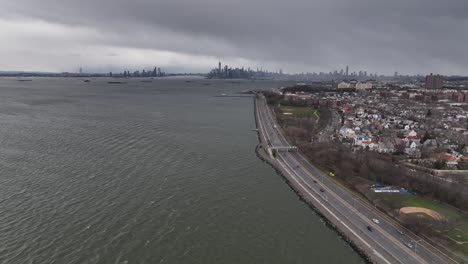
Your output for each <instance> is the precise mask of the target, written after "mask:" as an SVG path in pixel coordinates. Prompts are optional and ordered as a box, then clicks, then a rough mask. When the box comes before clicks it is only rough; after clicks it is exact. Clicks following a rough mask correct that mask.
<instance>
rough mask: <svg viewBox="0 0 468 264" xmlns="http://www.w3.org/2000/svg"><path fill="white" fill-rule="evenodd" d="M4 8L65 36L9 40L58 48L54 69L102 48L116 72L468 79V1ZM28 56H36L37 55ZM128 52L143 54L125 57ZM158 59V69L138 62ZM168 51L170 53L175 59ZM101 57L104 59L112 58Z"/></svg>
mask: <svg viewBox="0 0 468 264" xmlns="http://www.w3.org/2000/svg"><path fill="white" fill-rule="evenodd" d="M0 4H1V5H2V9H1V10H0V18H3V19H4V21H13V22H14V23H20V22H21V21H33V22H34V21H42V22H43V23H46V24H51V25H55V26H57V27H58V28H61V29H62V30H58V31H57V32H55V33H56V34H55V35H54V34H50V35H47V32H46V34H45V35H43V36H41V34H40V33H41V32H42V31H43V30H44V29H43V28H41V23H39V24H38V26H37V28H35V30H37V32H38V33H39V34H35V36H34V37H28V36H27V35H26V36H24V35H25V34H26V33H27V34H31V32H24V34H22V32H21V30H19V31H17V32H13V33H12V32H10V35H9V37H10V38H11V39H12V40H13V41H14V40H15V39H17V41H18V42H20V40H24V39H25V38H26V39H29V40H30V41H34V40H36V41H35V43H36V44H37V45H36V46H37V52H38V54H40V53H44V48H46V47H47V46H50V45H52V46H54V45H53V44H54V43H55V44H56V45H55V49H54V50H50V51H48V52H47V54H49V55H50V56H52V57H53V59H51V60H49V62H47V61H44V62H43V63H44V67H50V68H60V69H64V68H67V67H72V66H73V65H76V64H77V63H93V61H92V60H90V59H86V50H87V49H93V47H94V48H96V50H99V51H104V50H106V49H107V48H108V49H112V50H113V52H112V54H113V56H112V57H114V59H112V60H109V62H108V63H107V66H109V67H116V65H113V64H119V63H125V61H128V63H129V64H130V65H134V66H138V65H145V64H148V65H149V64H151V61H150V59H151V60H157V59H158V58H159V57H158V56H163V57H164V56H165V57H164V59H163V61H164V63H166V64H168V65H169V64H170V63H171V62H172V63H174V64H175V65H176V66H177V65H179V67H183V66H184V65H183V59H184V58H191V59H193V60H198V61H199V63H194V62H193V61H191V62H190V65H189V66H185V68H184V69H185V70H191V69H194V70H208V69H207V68H208V65H210V64H211V63H215V62H216V60H217V59H222V60H224V61H228V62H231V63H252V64H253V65H254V66H259V65H265V66H266V67H267V66H268V67H270V69H278V68H280V67H282V68H283V69H286V70H290V71H296V72H297V71H319V70H323V71H328V70H332V69H337V68H342V67H344V65H346V64H349V65H350V66H351V67H352V68H354V69H356V68H359V69H363V70H368V71H370V72H384V73H391V72H393V71H399V72H408V73H427V72H440V73H444V74H467V72H466V69H468V53H467V52H466V51H465V47H466V46H467V44H468V15H467V14H466V12H465V11H466V10H468V2H467V1H465V0H447V1H436V0H409V1H408V0H392V1H383V0H353V1H349V0H308V1H307V0H293V1H272V0H250V1H221V0H197V1H194V0H177V1H150V0H146V1H145V0H139V1H124V0H99V1H91V0H81V1H77V0H71V1H63V0H62V1H60V0H42V1H35V0H15V1H7V0H0ZM67 32H68V33H70V34H67ZM76 32H78V33H76ZM67 41H70V42H72V43H71V44H70V46H72V47H73V49H75V51H74V52H73V53H75V54H76V52H79V53H80V54H82V56H81V57H84V58H83V60H82V61H78V62H77V61H74V60H73V58H72V57H71V56H68V55H67V54H69V53H70V52H71V51H70V50H67V48H61V47H62V45H66V44H64V43H67ZM4 45H5V44H4ZM4 48H5V47H4ZM7 48H8V47H7ZM24 49H27V50H28V53H29V54H31V56H32V57H31V58H34V57H35V56H34V52H35V49H34V47H31V46H25V47H24ZM119 49H120V50H127V51H128V50H132V51H133V52H134V53H133V52H130V53H131V54H127V55H124V54H122V53H119V52H118V50H119ZM77 50H78V51H77ZM153 51H154V54H153V55H154V56H153V57H151V56H150V57H148V61H145V60H138V59H134V58H132V57H130V56H129V55H132V54H133V55H134V54H136V53H138V52H139V53H141V54H145V53H146V52H153ZM158 51H165V52H170V54H172V55H171V56H173V59H172V60H171V59H169V58H170V56H169V55H168V54H161V53H158ZM20 53H21V48H18V50H17V51H16V52H10V53H9V55H8V56H10V57H11V58H10V59H9V60H8V61H14V60H15V59H16V60H19V61H21V62H22V63H24V64H27V63H28V61H27V60H24V58H23V59H20V58H16V57H15V56H18V55H17V54H20ZM91 53H92V55H93V56H94V57H96V56H98V57H102V58H101V59H102V60H106V59H108V57H109V56H104V55H105V54H110V53H109V52H103V54H101V53H99V54H101V55H99V54H96V51H95V52H94V53H93V52H91ZM127 53H128V52H127ZM119 54H120V56H121V59H120V60H119V59H118V57H119ZM2 55H4V54H2ZM44 56H46V55H44ZM168 56H169V57H168ZM75 57H76V56H75ZM115 57H117V58H115ZM38 60H39V59H38ZM47 63H51V65H48V64H47ZM52 64H53V65H52ZM35 65H36V64H35ZM0 66H2V67H5V65H0ZM102 66H105V65H104V64H103V65H102ZM237 66H242V65H237ZM245 66H247V65H245ZM18 67H19V66H18ZM36 67H40V62H39V61H38V62H37V66H36Z"/></svg>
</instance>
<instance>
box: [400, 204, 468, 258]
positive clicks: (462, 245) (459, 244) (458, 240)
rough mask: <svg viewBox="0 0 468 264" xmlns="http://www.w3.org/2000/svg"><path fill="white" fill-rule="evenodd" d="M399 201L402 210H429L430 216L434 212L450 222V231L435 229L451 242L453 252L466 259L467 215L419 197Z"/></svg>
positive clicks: (467, 243) (467, 253)
mask: <svg viewBox="0 0 468 264" xmlns="http://www.w3.org/2000/svg"><path fill="white" fill-rule="evenodd" d="M398 200H399V201H400V205H399V207H400V208H404V207H406V208H421V209H422V210H424V209H428V210H429V214H430V211H433V212H435V214H438V215H441V216H443V217H444V219H446V220H447V221H448V223H449V226H450V230H449V231H446V230H437V228H436V227H435V226H434V228H435V229H436V231H437V232H440V233H441V234H442V235H443V236H445V237H446V238H448V239H449V241H451V243H450V246H449V247H450V248H451V249H452V250H454V251H455V252H458V254H460V255H464V256H465V257H467V256H468V216H467V215H466V214H464V213H463V212H460V211H459V210H457V209H456V208H454V207H451V206H448V205H445V204H443V203H440V202H437V201H433V200H431V199H429V198H426V197H422V196H418V195H404V196H402V195H400V199H398ZM395 205H396V204H395ZM415 213H416V212H415Z"/></svg>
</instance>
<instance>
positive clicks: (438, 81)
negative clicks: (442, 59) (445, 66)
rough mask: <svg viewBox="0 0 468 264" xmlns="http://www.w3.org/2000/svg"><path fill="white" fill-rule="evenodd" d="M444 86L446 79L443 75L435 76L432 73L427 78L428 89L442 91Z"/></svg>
mask: <svg viewBox="0 0 468 264" xmlns="http://www.w3.org/2000/svg"><path fill="white" fill-rule="evenodd" d="M443 85H444V78H443V77H442V76H441V75H439V74H437V75H433V74H432V73H431V74H430V75H427V76H426V89H442V87H443Z"/></svg>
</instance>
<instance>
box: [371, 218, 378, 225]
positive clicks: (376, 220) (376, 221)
mask: <svg viewBox="0 0 468 264" xmlns="http://www.w3.org/2000/svg"><path fill="white" fill-rule="evenodd" d="M372 222H374V223H376V224H380V221H379V220H378V219H375V218H374V219H372Z"/></svg>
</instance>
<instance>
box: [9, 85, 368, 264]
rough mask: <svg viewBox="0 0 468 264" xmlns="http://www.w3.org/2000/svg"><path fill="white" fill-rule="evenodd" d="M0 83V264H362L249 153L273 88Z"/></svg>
mask: <svg viewBox="0 0 468 264" xmlns="http://www.w3.org/2000/svg"><path fill="white" fill-rule="evenodd" d="M107 81H108V80H106V79H101V80H92V81H91V82H90V83H84V82H83V81H82V80H78V79H46V78H44V79H34V80H33V81H31V82H18V81H16V79H9V78H4V79H0V144H1V145H0V146H1V148H0V262H1V263H200V264H205V263H361V262H362V260H361V259H360V258H359V257H358V255H357V254H356V253H355V252H354V251H353V250H352V249H351V248H350V247H349V246H348V245H346V244H345V243H344V242H343V241H342V240H341V239H340V238H339V237H338V236H337V235H336V233H335V232H334V231H332V230H330V229H329V228H327V227H326V226H325V225H324V224H323V222H322V221H321V220H320V218H319V217H318V216H316V215H315V213H314V212H312V211H311V210H310V209H309V208H308V207H307V206H306V205H305V204H303V203H302V202H300V201H299V200H298V198H297V197H296V195H295V194H294V193H293V192H292V191H291V190H290V189H289V187H288V186H287V185H286V184H285V183H284V182H283V180H282V179H281V178H280V176H278V175H276V174H275V172H274V170H273V169H272V168H270V167H269V166H268V165H266V164H264V163H262V162H261V161H260V160H259V159H258V158H257V157H256V156H255V153H254V148H255V146H256V144H257V137H256V134H255V133H254V132H252V131H251V129H252V128H254V126H255V123H254V116H253V104H252V100H251V99H246V98H215V97H213V95H216V94H220V93H232V92H238V91H241V90H244V89H249V88H253V87H268V86H278V85H279V84H277V83H267V82H255V83H252V82H241V83H233V82H229V81H222V80H217V81H210V80H203V79H196V80H194V81H193V82H192V81H191V82H187V80H186V79H163V80H153V82H151V83H146V82H140V81H138V80H128V83H127V84H108V83H107Z"/></svg>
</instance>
